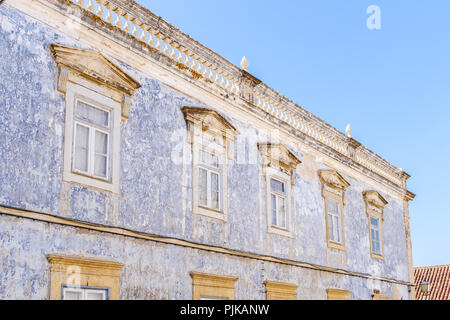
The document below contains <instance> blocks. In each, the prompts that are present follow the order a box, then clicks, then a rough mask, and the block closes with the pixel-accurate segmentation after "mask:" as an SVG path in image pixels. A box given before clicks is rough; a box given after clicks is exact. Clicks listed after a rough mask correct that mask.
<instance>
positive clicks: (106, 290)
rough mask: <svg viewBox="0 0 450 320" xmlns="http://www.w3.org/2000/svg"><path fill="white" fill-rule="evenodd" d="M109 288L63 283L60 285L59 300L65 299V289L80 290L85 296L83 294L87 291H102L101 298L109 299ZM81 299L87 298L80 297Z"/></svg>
mask: <svg viewBox="0 0 450 320" xmlns="http://www.w3.org/2000/svg"><path fill="white" fill-rule="evenodd" d="M109 290H110V289H109V288H107V287H92V286H75V285H68V284H63V285H62V286H61V300H66V299H64V298H65V294H66V291H81V293H82V295H83V296H85V294H86V293H87V292H88V291H97V292H99V291H101V292H102V293H103V299H102V300H109ZM81 300H87V299H81Z"/></svg>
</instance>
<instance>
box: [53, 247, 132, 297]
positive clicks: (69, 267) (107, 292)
mask: <svg viewBox="0 0 450 320" xmlns="http://www.w3.org/2000/svg"><path fill="white" fill-rule="evenodd" d="M47 259H48V261H49V263H50V280H51V282H50V299H51V300H61V299H62V300H117V299H118V298H119V277H120V270H121V269H122V267H123V266H124V265H123V264H121V263H119V262H116V261H108V260H101V259H93V258H81V257H77V256H65V255H58V254H51V255H48V256H47Z"/></svg>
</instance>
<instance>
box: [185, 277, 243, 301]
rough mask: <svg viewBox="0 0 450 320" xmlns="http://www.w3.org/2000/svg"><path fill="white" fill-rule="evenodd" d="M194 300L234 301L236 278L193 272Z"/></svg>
mask: <svg viewBox="0 0 450 320" xmlns="http://www.w3.org/2000/svg"><path fill="white" fill-rule="evenodd" d="M190 275H191V277H192V299H193V300H202V299H217V300H219V299H223V300H234V297H235V295H234V291H235V283H236V281H237V280H238V278H236V277H229V276H219V275H211V274H206V273H201V272H196V271H192V272H191V273H190Z"/></svg>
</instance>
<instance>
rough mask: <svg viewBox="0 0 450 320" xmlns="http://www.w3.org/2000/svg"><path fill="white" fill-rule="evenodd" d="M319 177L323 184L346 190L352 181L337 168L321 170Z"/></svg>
mask: <svg viewBox="0 0 450 320" xmlns="http://www.w3.org/2000/svg"><path fill="white" fill-rule="evenodd" d="M319 178H320V181H321V182H322V183H323V184H325V185H327V186H329V187H331V188H335V189H341V190H345V189H347V188H348V187H350V183H348V182H347V180H345V179H344V178H343V177H342V176H341V175H340V174H339V173H338V172H337V171H336V170H321V171H319Z"/></svg>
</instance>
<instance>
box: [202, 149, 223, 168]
mask: <svg viewBox="0 0 450 320" xmlns="http://www.w3.org/2000/svg"><path fill="white" fill-rule="evenodd" d="M200 162H201V163H202V164H204V165H207V166H209V167H213V168H219V158H218V157H217V156H216V155H213V154H211V153H209V152H206V151H203V150H202V151H200Z"/></svg>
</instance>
